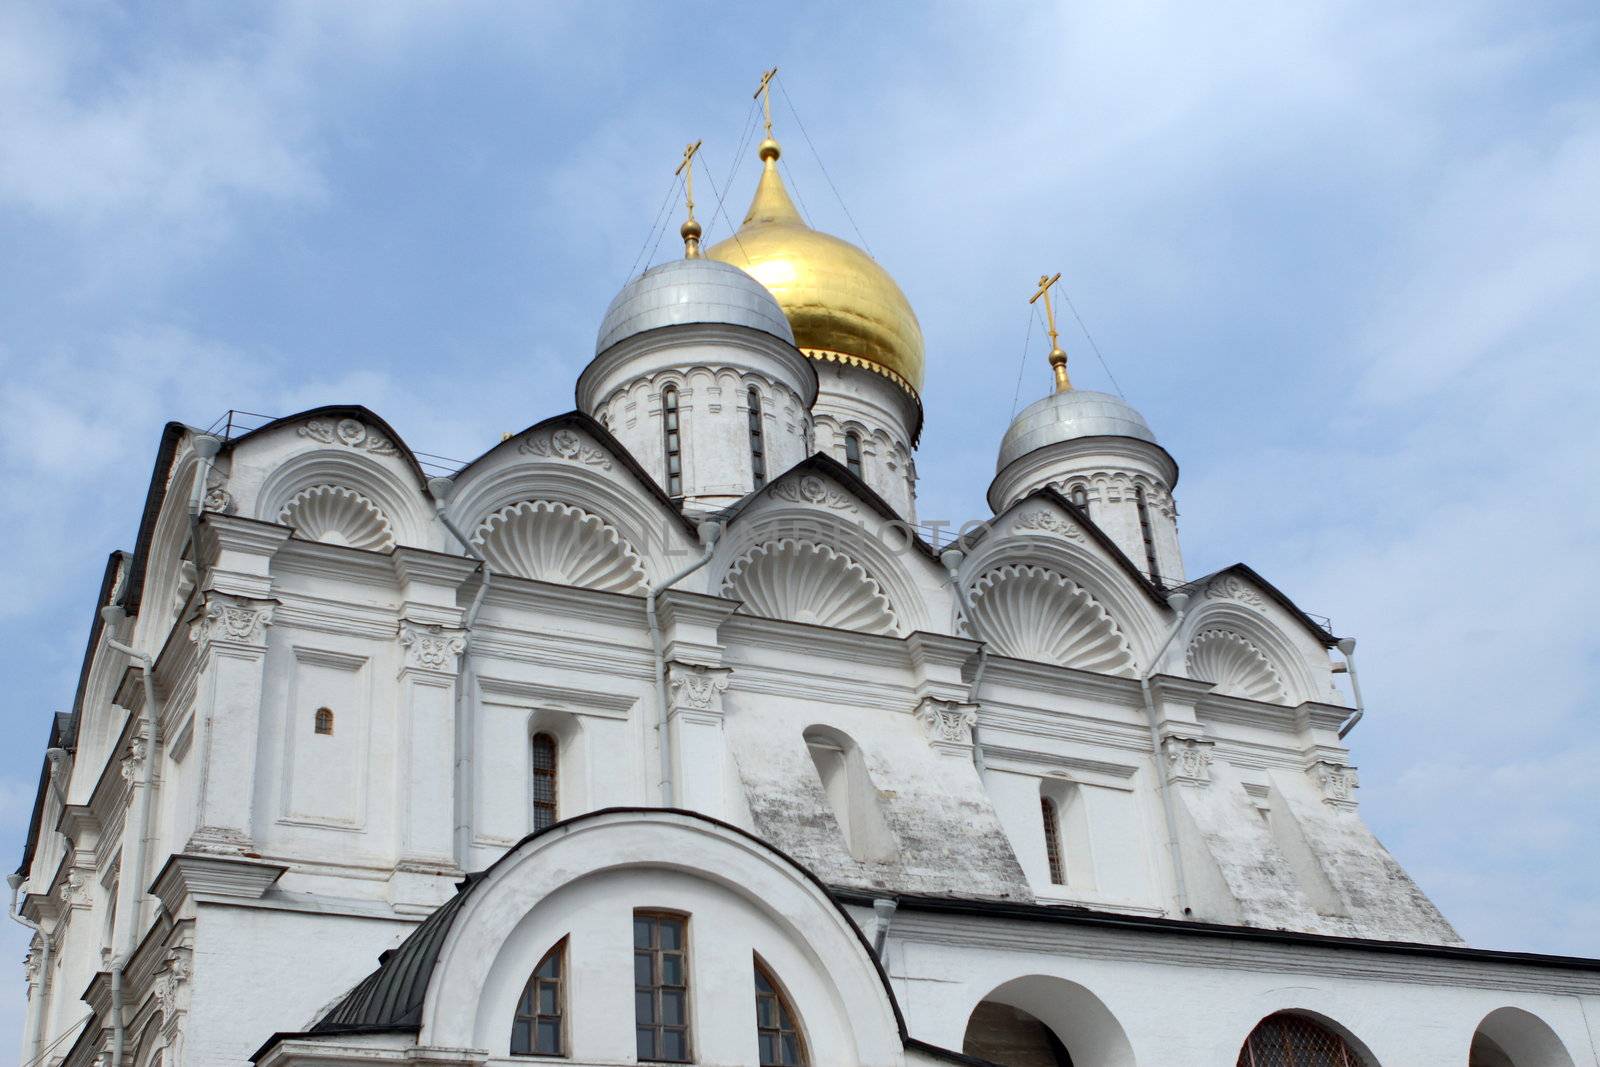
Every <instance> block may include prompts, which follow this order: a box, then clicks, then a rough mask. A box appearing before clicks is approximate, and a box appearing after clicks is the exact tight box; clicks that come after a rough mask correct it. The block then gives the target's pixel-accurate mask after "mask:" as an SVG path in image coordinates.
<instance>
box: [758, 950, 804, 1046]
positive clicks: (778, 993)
mask: <svg viewBox="0 0 1600 1067" xmlns="http://www.w3.org/2000/svg"><path fill="white" fill-rule="evenodd" d="M755 967H756V1041H757V1043H758V1046H759V1049H760V1059H759V1060H758V1061H757V1062H758V1063H759V1064H760V1065H761V1067H805V1064H806V1042H805V1038H804V1037H802V1036H801V1034H800V1026H799V1024H798V1023H797V1022H796V1021H795V1014H794V1011H793V1010H792V1009H790V1007H789V1002H788V1000H786V999H785V998H784V995H783V991H782V990H781V989H779V988H778V983H777V982H776V981H774V980H773V977H772V972H770V971H768V970H767V969H766V968H765V967H763V966H762V965H761V961H760V960H759V959H758V960H756V965H755Z"/></svg>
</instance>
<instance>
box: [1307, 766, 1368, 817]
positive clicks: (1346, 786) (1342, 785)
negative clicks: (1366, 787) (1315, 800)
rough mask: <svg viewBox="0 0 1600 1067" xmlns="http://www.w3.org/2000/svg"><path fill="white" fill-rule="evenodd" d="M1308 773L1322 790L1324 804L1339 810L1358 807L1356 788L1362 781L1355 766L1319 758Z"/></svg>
mask: <svg viewBox="0 0 1600 1067" xmlns="http://www.w3.org/2000/svg"><path fill="white" fill-rule="evenodd" d="M1308 773H1309V774H1310V775H1311V780H1312V781H1313V782H1315V783H1317V788H1318V789H1319V790H1321V791H1322V802H1323V803H1324V804H1326V805H1328V806H1329V807H1330V808H1335V809H1339V810H1353V809H1354V808H1355V807H1356V789H1357V788H1358V787H1359V786H1360V785H1361V782H1360V780H1359V778H1358V777H1357V776H1356V769H1355V768H1354V767H1351V766H1348V765H1346V764H1343V763H1331V762H1329V761H1328V760H1319V761H1317V762H1316V763H1314V764H1312V765H1311V770H1310V771H1309V772H1308Z"/></svg>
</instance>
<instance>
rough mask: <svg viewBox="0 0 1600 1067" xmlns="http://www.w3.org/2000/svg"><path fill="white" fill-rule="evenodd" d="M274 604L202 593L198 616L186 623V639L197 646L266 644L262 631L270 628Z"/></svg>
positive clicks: (264, 632)
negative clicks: (187, 628)
mask: <svg viewBox="0 0 1600 1067" xmlns="http://www.w3.org/2000/svg"><path fill="white" fill-rule="evenodd" d="M275 605H276V601H272V600H256V599H253V598H251V597H242V596H230V595H229V594H226V593H217V592H211V593H207V594H206V598H205V603H204V604H203V605H202V606H201V608H200V614H199V616H198V617H197V618H196V619H195V620H194V621H193V622H192V623H190V624H189V640H191V641H193V642H195V643H196V644H198V645H202V646H204V645H210V644H234V645H252V646H255V647H260V646H261V645H263V644H265V642H266V636H267V635H266V629H267V627H268V626H271V625H272V609H273V607H274V606H275Z"/></svg>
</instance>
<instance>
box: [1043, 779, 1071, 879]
mask: <svg viewBox="0 0 1600 1067" xmlns="http://www.w3.org/2000/svg"><path fill="white" fill-rule="evenodd" d="M1039 808H1040V810H1041V812H1042V813H1043V815H1044V855H1045V859H1046V860H1048V861H1049V863H1050V884H1052V885H1066V884H1067V876H1066V872H1065V871H1063V870H1062V867H1061V820H1059V819H1058V818H1056V802H1055V801H1053V800H1051V799H1050V798H1049V797H1040V798H1039Z"/></svg>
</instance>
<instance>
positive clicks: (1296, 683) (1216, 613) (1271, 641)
mask: <svg viewBox="0 0 1600 1067" xmlns="http://www.w3.org/2000/svg"><path fill="white" fill-rule="evenodd" d="M1212 630H1222V631H1226V632H1229V633H1233V634H1236V635H1238V636H1239V637H1241V638H1243V639H1244V640H1245V641H1246V642H1248V643H1249V644H1250V645H1251V646H1252V647H1253V648H1254V649H1255V650H1256V651H1258V652H1259V653H1260V654H1261V655H1262V656H1263V657H1264V658H1265V660H1266V662H1267V664H1268V665H1270V667H1271V668H1272V670H1273V671H1275V672H1276V673H1277V675H1278V678H1279V680H1280V681H1281V682H1282V686H1283V690H1284V694H1283V698H1282V700H1281V701H1275V702H1277V703H1286V704H1299V703H1302V702H1304V701H1307V700H1326V699H1327V696H1326V695H1325V694H1319V693H1317V692H1316V686H1315V683H1314V682H1313V680H1312V677H1311V671H1310V669H1309V668H1308V667H1307V666H1306V662H1305V657H1304V654H1303V653H1302V652H1301V651H1300V650H1299V649H1298V648H1296V647H1295V645H1294V643H1293V642H1292V641H1290V640H1289V638H1288V637H1287V636H1286V635H1285V634H1284V633H1283V632H1282V631H1281V630H1279V629H1278V628H1277V627H1276V626H1273V625H1272V623H1271V622H1270V621H1269V620H1267V619H1265V618H1263V617H1262V616H1260V615H1257V614H1255V613H1254V612H1252V611H1250V610H1249V609H1247V608H1243V607H1240V606H1237V605H1234V604H1231V603H1226V602H1222V601H1216V600H1209V599H1208V600H1203V601H1201V603H1200V605H1199V607H1197V608H1195V609H1194V610H1192V611H1191V612H1190V614H1189V615H1188V617H1187V618H1186V619H1185V620H1184V628H1183V632H1182V633H1181V634H1180V635H1179V640H1178V641H1175V642H1173V644H1174V645H1175V646H1177V648H1179V649H1181V650H1184V651H1185V653H1186V652H1187V650H1189V649H1190V648H1191V647H1192V646H1193V644H1194V641H1195V639H1196V638H1197V637H1198V636H1199V635H1201V634H1203V633H1206V632H1207V631H1212ZM1177 659H1178V657H1177V656H1176V655H1175V656H1174V657H1173V660H1174V661H1176V660H1177ZM1200 680H1202V681H1211V680H1212V679H1200ZM1269 699H1270V698H1269Z"/></svg>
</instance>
